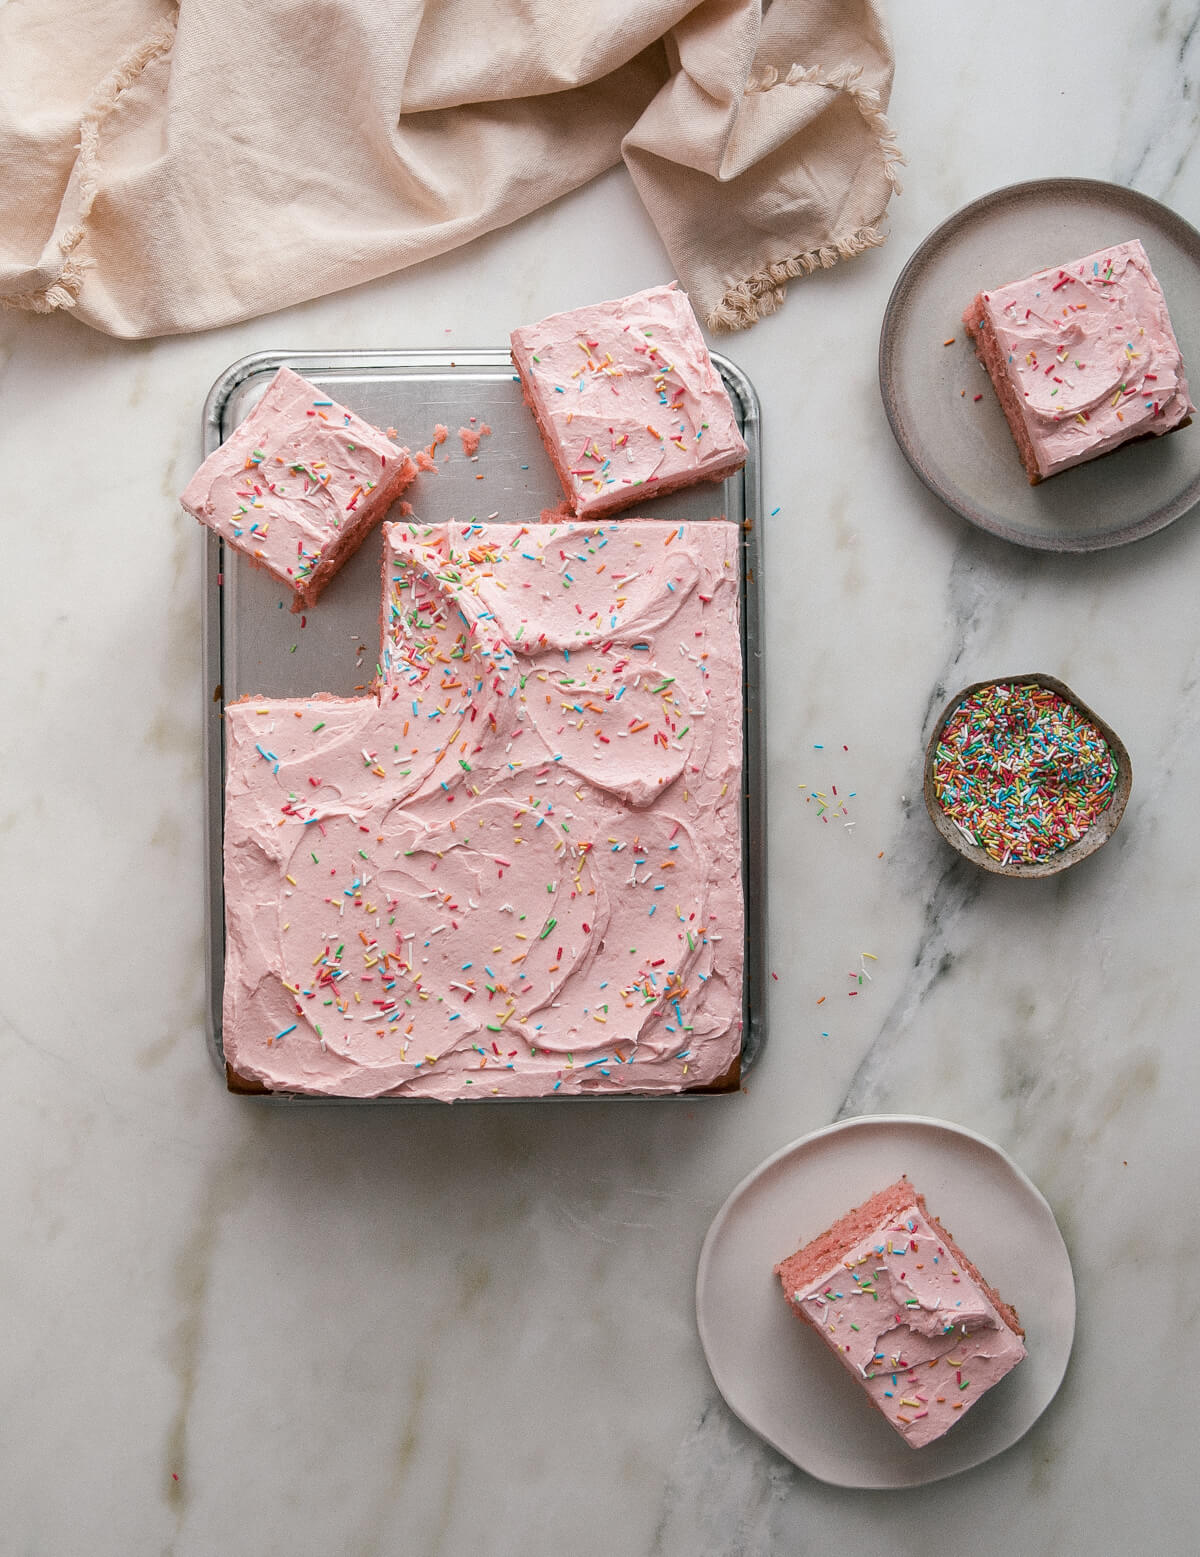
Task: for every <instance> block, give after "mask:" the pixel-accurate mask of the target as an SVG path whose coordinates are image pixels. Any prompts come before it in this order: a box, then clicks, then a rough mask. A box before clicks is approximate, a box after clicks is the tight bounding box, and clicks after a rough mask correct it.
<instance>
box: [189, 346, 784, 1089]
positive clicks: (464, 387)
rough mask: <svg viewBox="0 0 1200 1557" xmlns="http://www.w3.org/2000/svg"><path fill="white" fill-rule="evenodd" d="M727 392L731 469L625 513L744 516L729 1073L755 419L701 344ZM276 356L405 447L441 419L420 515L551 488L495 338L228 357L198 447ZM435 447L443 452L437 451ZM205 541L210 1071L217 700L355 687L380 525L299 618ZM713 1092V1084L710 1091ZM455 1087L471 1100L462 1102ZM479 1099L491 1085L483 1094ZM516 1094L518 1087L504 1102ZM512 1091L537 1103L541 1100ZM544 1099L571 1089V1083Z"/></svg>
mask: <svg viewBox="0 0 1200 1557" xmlns="http://www.w3.org/2000/svg"><path fill="white" fill-rule="evenodd" d="M713 361H714V363H715V364H716V366H717V368H718V370H719V372H720V374H721V377H722V378H723V380H724V381H725V385H726V387H727V389H728V390H729V394H730V398H731V400H732V402H733V407H734V412H735V414H736V416H737V420H738V424H739V426H740V427H741V430H742V435H743V437H744V438H745V440H746V447H747V449H748V451H749V452H748V457H747V460H746V464H745V467H744V469H743V470H741V471H739V472H738V473H737V474H736V475H734V476H731V477H729V479H728V480H727V481H725V482H724V483H723V484H722V488H721V489H718V488H715V487H713V486H711V485H709V484H707V483H704V484H702V485H701V486H698V487H692V488H690V489H688V490H686V491H683V492H676V493H672V494H670V495H669V496H667V497H661V498H657V499H655V500H654V501H653V502H649V503H643V504H640V505H639V506H638V508H637V510H636V512H637V514H638V515H639V516H645V517H648V518H652V519H653V518H659V519H676V520H678V519H687V520H703V519H710V518H712V517H713V516H714V515H716V514H721V513H723V514H724V515H725V517H727V518H728V519H731V520H733V521H735V522H737V523H739V524H740V525H741V526H742V550H741V559H742V567H741V607H742V609H741V620H742V653H743V663H744V667H745V686H744V709H743V712H744V716H745V717H744V731H745V737H744V739H745V750H744V766H743V780H744V800H743V807H744V811H743V826H742V879H743V886H744V897H745V909H746V960H745V981H744V1002H745V1009H744V1023H743V1029H742V1073H743V1074H745V1072H746V1071H747V1070H748V1069H749V1068H750V1067H751V1066H752V1065H753V1064H754V1062H755V1060H756V1059H757V1058H758V1056H759V1054H760V1053H761V1052H762V1048H763V1045H764V1043H765V1042H766V1036H767V1029H766V989H765V984H764V980H765V978H766V945H767V908H766V869H765V864H766V861H765V847H766V839H765V824H766V794H765V784H766V774H765V768H764V762H763V750H764V739H763V702H762V577H761V567H760V562H761V552H760V547H761V535H762V527H761V524H760V518H761V494H760V486H759V472H760V450H761V438H760V422H759V406H758V398H757V396H756V395H755V393H754V390H753V388H752V386H751V385H750V382H749V380H748V379H747V378H746V377H745V376H744V374H743V373H742V372H741V371H740V370H739V369H738V368H737V367H735V366H734V364H733V363H731V362H728V361H727V360H726V359H725V358H723V357H720V356H715V355H714V357H713ZM283 366H287V367H290V368H293V369H295V371H296V372H297V373H300V374H302V375H303V376H304V377H305V378H306V379H308V380H309V381H310V382H311V383H313V384H316V385H317V386H318V387H319V388H320V389H322V390H323V391H325V393H327V394H328V395H330V396H331V397H332V398H333V399H336V400H339V401H341V402H342V404H344V405H346V406H348V407H349V408H350V409H351V410H353V411H356V412H357V413H358V414H359V415H360V416H362V417H364V418H365V419H366V420H367V421H369V422H373V423H374V424H375V425H376V426H378V427H394V428H395V429H396V430H397V434H398V437H399V441H400V442H401V443H406V444H408V445H409V446H410V447H412V448H417V447H419V446H421V445H422V444H427V443H428V442H429V441H430V440H431V439H432V437H433V431H434V427H435V425H436V424H437V423H439V422H440V423H442V424H444V425H445V426H446V427H448V428H449V429H450V437H449V440H448V441H447V442H446V444H445V445H444V446H443V447H442V448H441V449H439V450H438V474H437V475H436V476H435V475H424V476H421V477H420V478H419V480H418V482H417V483H415V484H414V485H413V487H411V488H410V489H409V492H408V494H407V497H408V498H409V499H410V500H411V501H412V504H413V507H414V509H415V510H416V517H417V519H418V520H422V521H430V522H432V521H442V520H446V519H450V518H454V519H459V520H462V521H463V522H464V523H466V522H467V521H469V520H471V519H480V520H490V521H491V522H492V523H496V524H504V523H514V524H519V523H528V522H529V521H530V520H536V519H537V518H538V517H539V515H540V513H541V511H542V509H543V508H553V507H555V506H556V505H557V504H558V503H559V502H561V500H562V489H561V487H560V485H559V482H558V478H557V476H556V475H555V473H554V470H553V468H552V466H551V464H550V461H549V458H548V457H547V455H546V452H545V450H544V449H543V447H542V442H541V438H540V437H539V435H538V431H537V427H536V425H535V424H534V420H533V417H532V416H531V415H530V414H529V411H528V409H527V408H526V406H525V403H524V401H523V399H522V397H521V386H520V383H519V382H518V381H517V379H516V376H515V374H514V372H513V367H512V362H511V360H510V359H509V355H508V353H507V351H462V352H454V353H450V352H444V351H362V352H356V351H344V352H259V353H257V354H256V355H255V356H252V357H243V358H242V359H241V360H240V361H239V362H235V363H233V364H232V366H231V367H229V368H228V369H227V370H226V371H225V372H224V373H222V375H221V376H220V378H219V379H218V380H217V382H216V383H215V384H214V385H213V387H212V390H211V391H210V393H209V396H208V399H207V401H206V403H205V407H204V453H205V455H206V456H207V455H209V454H211V453H212V451H213V450H214V449H216V448H217V447H218V445H219V444H221V443H222V442H223V441H224V440H225V438H227V437H228V436H229V434H230V432H231V431H232V430H233V428H235V427H236V426H237V425H238V423H239V422H240V421H242V420H243V418H244V417H245V416H246V415H247V414H248V413H249V411H250V410H251V408H252V407H253V406H254V404H255V403H256V402H257V400H258V399H259V398H260V396H261V395H262V393H263V391H264V390H265V389H266V387H267V385H268V384H269V383H270V381H271V379H272V377H273V376H274V374H275V372H276V370H277V369H278V368H280V367H283ZM484 425H486V426H488V427H490V429H491V433H490V435H489V436H486V437H484V438H483V441H482V443H481V444H480V448H479V453H478V456H477V457H476V458H475V459H469V458H468V457H467V456H466V454H465V453H464V451H463V446H462V442H461V440H460V439H459V438H458V437H457V429H458V428H460V427H467V428H470V429H472V430H475V431H478V430H479V429H480V428H481V427H483V426H484ZM447 454H449V456H450V458H449V459H445V458H444V456H445V455H447ZM200 539H201V544H202V545H203V546H204V570H203V639H204V647H203V652H204V663H205V674H206V692H207V697H206V708H207V717H206V720H205V766H206V786H205V802H206V825H207V836H208V895H209V914H208V936H207V958H206V962H207V968H206V971H207V987H208V1038H209V1044H210V1047H211V1050H212V1055H213V1059H214V1060H215V1062H216V1064H217V1066H218V1067H219V1068H220V1070H221V1072H222V1074H224V1071H225V1056H224V1051H223V1049H222V1045H221V991H222V985H223V982H224V962H225V955H224V954H225V901H224V893H223V889H222V822H223V810H224V805H223V801H224V783H225V746H224V710H225V705H226V703H232V702H235V701H236V700H237V699H238V698H239V697H242V696H244V695H247V694H251V693H257V694H261V695H263V696H265V697H307V696H311V695H312V694H313V693H314V692H329V693H333V694H335V695H338V696H353V695H354V694H355V693H359V694H365V693H366V692H367V691H368V689H369V687H370V684H371V681H372V678H373V677H374V674H375V666H376V661H377V659H378V655H379V578H380V559H381V551H382V544H383V542H382V537H381V534H380V533H379V531H378V530H376V531H375V532H374V533H373V534H372V535H370V536H368V538H367V540H366V542H365V543H364V545H363V546H362V548H361V550H360V551H359V552H358V553H357V554H356V555H355V556H354V557H352V558H351V559H350V561H349V562H347V563H346V564H345V566H344V567H343V568H342V569H341V571H340V572H339V573H338V575H337V576H336V577H335V578H334V579H333V581H332V582H331V583H330V584H329V585H328V586H327V587H326V589H325V590H324V592H323V593H322V595H321V599H320V603H319V605H318V606H317V607H316V609H315V610H312V611H310V612H308V613H306V615H305V617H304V619H303V621H304V625H303V626H301V620H302V619H301V617H299V616H297V615H295V614H293V612H292V610H291V593H290V591H288V590H286V589H284V588H283V587H282V586H281V585H280V584H279V583H278V582H277V581H276V580H275V579H273V578H272V577H271V576H270V574H268V573H265V572H263V571H262V570H260V569H257V568H254V567H252V566H250V564H249V563H248V562H247V561H246V560H245V559H244V558H243V557H242V556H240V555H239V554H238V553H236V552H234V551H233V550H232V549H230V548H227V547H226V546H225V544H224V542H223V541H222V540H221V539H220V537H219V536H216V535H214V534H213V533H212V532H211V531H209V530H201V532H200ZM705 1095H706V1094H704V1093H699V1092H680V1093H669V1094H661V1093H654V1094H651V1093H636V1092H620V1093H607V1094H604V1097H605V1101H610V1102H611V1101H614V1100H616V1099H646V1098H649V1097H652V1096H653V1097H657V1098H660V1099H661V1098H663V1097H664V1096H665V1097H669V1098H689V1099H692V1100H694V1099H696V1098H697V1097H701V1096H705ZM713 1095H719V1094H713ZM263 1098H264V1100H266V1101H274V1102H292V1103H298V1102H303V1103H323V1104H328V1103H354V1104H355V1105H356V1106H361V1103H363V1102H372V1103H408V1104H411V1103H416V1102H420V1103H427V1102H428V1101H429V1100H428V1099H424V1098H404V1097H399V1098H394V1097H393V1098H373V1099H357V1098H314V1097H311V1096H308V1095H301V1094H294V1093H279V1092H274V1093H266V1094H263ZM468 1101H469V1100H468ZM481 1101H486V1102H490V1103H493V1104H494V1103H495V1102H499V1101H505V1100H502V1099H486V1100H481ZM508 1101H516V1100H508ZM521 1101H527V1102H547V1101H549V1099H547V1098H530V1099H523V1100H521ZM553 1101H554V1102H555V1103H556V1104H558V1105H559V1106H561V1105H562V1103H564V1102H577V1101H579V1099H577V1098H575V1097H570V1098H559V1097H555V1098H554V1099H553Z"/></svg>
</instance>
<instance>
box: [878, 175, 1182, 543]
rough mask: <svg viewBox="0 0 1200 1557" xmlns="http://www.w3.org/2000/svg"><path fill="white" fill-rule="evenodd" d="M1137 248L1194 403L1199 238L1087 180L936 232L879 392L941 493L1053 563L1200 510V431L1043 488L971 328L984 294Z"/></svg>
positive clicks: (972, 208)
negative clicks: (969, 312) (1121, 246)
mask: <svg viewBox="0 0 1200 1557" xmlns="http://www.w3.org/2000/svg"><path fill="white" fill-rule="evenodd" d="M1130 238H1140V239H1141V241H1142V243H1143V245H1144V246H1145V249H1146V252H1147V254H1148V255H1149V256H1150V263H1151V265H1152V266H1153V267H1154V271H1155V274H1156V275H1157V276H1158V279H1159V281H1160V283H1161V284H1162V288H1163V292H1164V293H1165V295H1166V299H1167V306H1168V308H1169V309H1170V312H1171V321H1172V323H1173V324H1174V326H1175V333H1176V335H1177V337H1178V339H1179V344H1180V347H1181V349H1182V351H1183V358H1184V364H1185V367H1187V368H1190V370H1191V377H1192V382H1193V398H1195V394H1196V391H1197V389H1198V388H1200V233H1198V232H1197V231H1196V229H1195V228H1194V227H1191V226H1189V225H1188V223H1187V222H1185V221H1184V220H1183V218H1182V217H1180V216H1177V215H1176V214H1175V213H1174V212H1173V211H1169V210H1168V209H1167V207H1166V206H1164V205H1160V204H1159V203H1158V201H1156V200H1151V199H1150V198H1149V196H1148V195H1141V194H1138V193H1137V191H1136V190H1132V189H1122V188H1121V187H1120V186H1119V185H1116V184H1103V183H1099V182H1096V181H1094V180H1091V179H1082V178H1055V179H1040V180H1038V181H1036V182H1034V183H1029V184H1013V185H1010V186H1009V187H1008V188H1006V189H998V190H996V191H994V192H993V193H992V194H990V195H984V196H983V197H982V198H981V199H979V200H975V201H973V202H972V203H971V204H970V205H968V206H964V207H963V209H962V210H961V211H959V212H957V213H956V214H955V215H954V216H952V217H950V218H949V220H948V221H945V222H943V223H942V225H941V226H940V227H938V228H937V229H936V230H935V231H934V232H932V233H931V234H930V235H929V237H928V238H926V239H925V241H924V243H922V244H921V246H920V247H919V248H918V249H917V251H916V253H915V254H914V255H913V257H912V258H911V259H910V260H909V262H908V264H907V265H906V266H905V267H904V270H903V271H902V272H901V274H900V279H899V280H898V281H897V282H896V285H895V288H894V289H893V291H892V296H891V299H890V301H889V302H888V306H887V311H886V313H885V314H884V318H883V332H882V334H881V336H880V341H879V385H880V390H881V392H882V395H883V404H884V409H885V411H886V412H887V416H888V421H889V422H890V423H891V426H892V431H893V433H895V435H896V441H897V443H898V444H899V445H900V448H901V450H902V452H903V454H904V456H905V458H906V459H907V460H908V462H909V464H910V465H911V466H912V468H913V470H914V471H916V473H917V475H918V476H920V478H921V480H922V481H923V482H924V483H925V485H926V486H927V487H929V489H930V491H932V492H934V493H936V495H937V496H938V497H940V498H941V500H942V501H943V502H944V503H946V504H948V505H949V506H950V507H951V508H953V509H954V510H956V512H958V513H960V514H961V515H962V516H963V518H964V519H969V520H970V521H971V523H972V524H976V525H979V526H980V528H981V529H984V530H990V531H991V532H992V534H994V535H1000V536H1003V538H1004V539H1005V540H1007V541H1015V542H1017V543H1018V544H1019V545H1022V546H1036V547H1040V548H1042V549H1043V550H1048V551H1094V550H1098V549H1099V548H1101V547H1104V546H1119V545H1121V544H1122V543H1123V542H1125V541H1132V540H1137V539H1138V538H1139V537H1140V536H1143V535H1149V534H1150V533H1151V532H1152V531H1154V530H1158V529H1161V528H1162V526H1163V525H1166V524H1170V523H1171V522H1172V520H1175V519H1178V518H1179V517H1180V515H1181V514H1185V513H1186V512H1187V511H1188V509H1190V508H1191V507H1193V505H1194V504H1196V503H1197V502H1200V418H1197V419H1196V420H1195V421H1194V423H1193V425H1192V426H1191V427H1187V428H1184V429H1182V430H1181V431H1180V432H1178V433H1173V434H1170V435H1169V436H1166V437H1163V438H1154V439H1150V440H1147V441H1146V442H1142V443H1134V444H1129V445H1126V447H1124V448H1122V449H1118V450H1117V451H1116V452H1115V453H1113V454H1111V455H1107V456H1105V457H1104V458H1102V459H1098V460H1094V461H1092V462H1091V463H1090V464H1087V465H1080V466H1077V467H1076V468H1075V469H1073V470H1068V471H1065V472H1064V473H1063V474H1062V475H1060V476H1054V477H1052V478H1051V479H1050V480H1048V481H1043V482H1041V483H1040V484H1039V485H1038V486H1035V487H1031V486H1030V485H1029V484H1028V482H1027V481H1026V479H1025V475H1024V472H1023V470H1022V468H1021V461H1020V458H1019V457H1018V454H1017V450H1016V446H1015V444H1014V443H1013V440H1012V435H1011V434H1010V433H1009V430H1008V425H1007V423H1006V422H1005V420H1004V413H1003V412H1002V411H1001V409H1000V403H999V401H998V400H997V399H996V396H995V393H994V392H993V390H992V387H991V382H990V380H989V379H988V377H987V374H986V373H985V372H984V370H983V369H982V367H980V366H979V365H978V363H977V362H976V360H975V352H974V348H973V347H972V346H971V343H970V341H969V339H968V337H967V334H966V331H965V330H964V329H963V327H962V311H963V309H964V308H965V307H966V306H967V304H968V303H969V302H970V301H971V299H972V298H973V297H974V296H975V294H976V293H977V292H979V291H981V290H985V289H987V288H989V287H997V286H1003V285H1005V284H1006V283H1007V282H1010V281H1016V280H1018V279H1020V278H1021V277H1023V276H1028V275H1031V274H1032V273H1033V272H1034V271H1035V270H1040V269H1043V268H1046V267H1048V266H1051V265H1061V264H1065V263H1066V261H1068V260H1071V259H1078V258H1080V257H1081V256H1083V255H1085V254H1090V253H1092V252H1093V251H1094V250H1096V249H1100V248H1104V247H1105V246H1106V245H1108V244H1112V243H1123V242H1125V241H1126V240H1127V239H1130ZM951 336H953V337H954V338H955V339H954V344H953V345H952V346H945V345H943V342H944V341H946V340H948V339H949V338H950V337H951ZM964 390H965V391H966V393H965V394H964V393H963V391H964ZM978 394H982V396H983V398H982V399H981V400H978V401H977V400H976V399H975V396H976V395H978Z"/></svg>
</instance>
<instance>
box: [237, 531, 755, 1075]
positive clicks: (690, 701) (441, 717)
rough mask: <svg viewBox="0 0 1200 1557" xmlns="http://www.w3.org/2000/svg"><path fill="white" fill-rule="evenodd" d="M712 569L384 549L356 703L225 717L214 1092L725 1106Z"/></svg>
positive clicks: (617, 535)
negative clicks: (676, 1095)
mask: <svg viewBox="0 0 1200 1557" xmlns="http://www.w3.org/2000/svg"><path fill="white" fill-rule="evenodd" d="M739 545H740V533H739V530H738V527H737V526H736V525H734V524H730V523H729V522H727V521H725V520H722V519H713V520H707V521H701V522H698V523H687V524H668V523H664V522H663V521H661V520H646V519H630V520H624V521H622V522H616V521H610V522H608V523H607V524H605V525H602V526H601V525H595V524H580V523H575V522H567V523H563V524H557V525H514V524H471V523H469V524H463V523H447V524H434V525H422V524H417V523H416V522H405V523H399V522H397V523H393V524H389V525H387V526H386V527H385V529H384V573H383V620H382V627H383V646H382V664H381V673H380V678H379V683H378V686H377V689H376V694H375V695H371V696H364V697H358V698H319V697H317V698H308V699H287V700H281V699H273V698H249V699H244V700H242V701H240V702H237V703H235V704H233V705H231V706H230V707H228V708H227V709H226V710H225V726H226V788H225V831H224V847H225V878H224V879H225V921H226V935H225V994H224V1006H223V1043H224V1050H225V1057H226V1060H227V1062H228V1064H229V1066H230V1070H231V1076H230V1084H231V1085H233V1086H237V1087H239V1088H245V1087H247V1086H258V1087H260V1088H265V1089H267V1090H270V1091H275V1092H299V1093H321V1094H327V1095H331V1096H336V1097H383V1096H411V1097H423V1098H436V1099H440V1100H443V1101H454V1100H456V1099H463V1098H472V1097H484V1098H490V1097H522V1096H524V1097H528V1096H539V1095H549V1094H561V1095H563V1096H566V1095H569V1094H571V1093H578V1094H582V1095H585V1096H587V1095H591V1096H597V1095H601V1096H602V1095H605V1094H610V1093H617V1092H653V1093H665V1092H679V1091H683V1090H691V1089H703V1090H708V1091H732V1090H734V1089H736V1087H737V1084H738V1077H739V1065H740V1055H741V1042H742V966H743V944H744V926H743V898H742V879H741V870H742V861H741V818H742V783H741V774H742V702H741V680H742V673H741V665H742V656H741V638H740V631H739V620H738V618H739V570H738V552H739Z"/></svg>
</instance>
